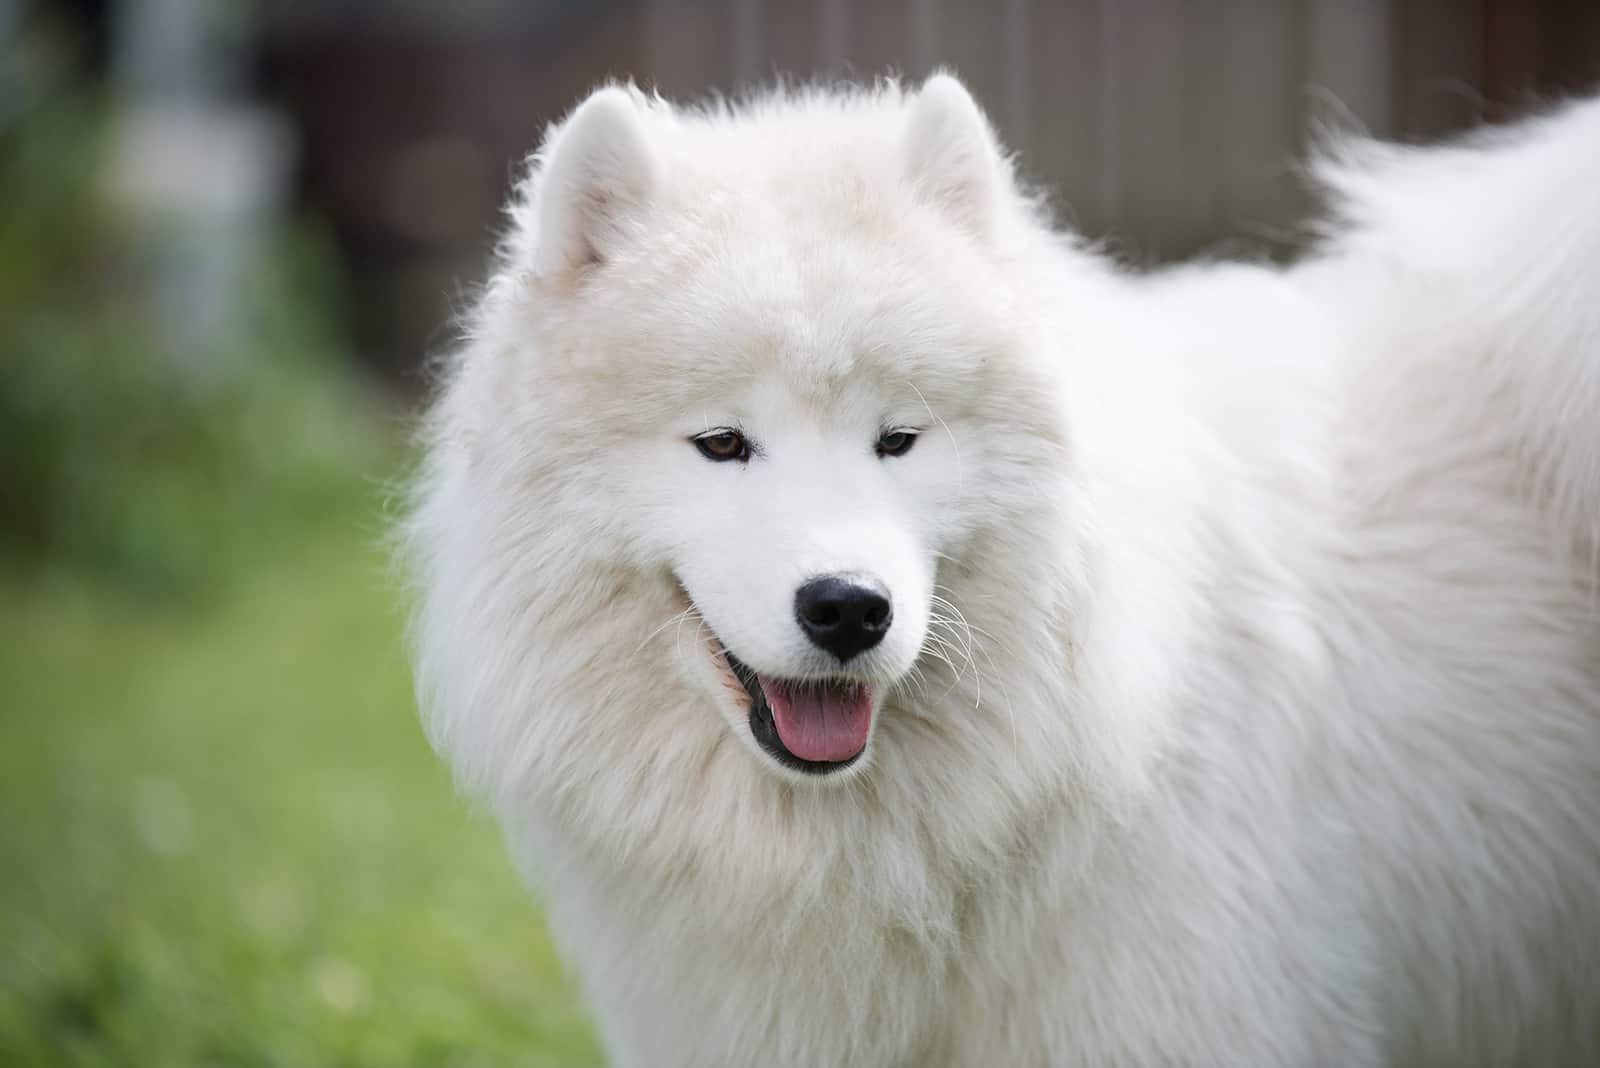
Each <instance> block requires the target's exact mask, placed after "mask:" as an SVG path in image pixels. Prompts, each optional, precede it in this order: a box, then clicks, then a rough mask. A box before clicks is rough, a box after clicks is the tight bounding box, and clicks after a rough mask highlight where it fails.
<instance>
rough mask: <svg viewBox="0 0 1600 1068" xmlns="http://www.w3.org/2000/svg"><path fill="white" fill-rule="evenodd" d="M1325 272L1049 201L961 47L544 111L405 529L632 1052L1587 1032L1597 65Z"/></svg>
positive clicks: (888, 1054)
mask: <svg viewBox="0 0 1600 1068" xmlns="http://www.w3.org/2000/svg"><path fill="white" fill-rule="evenodd" d="M1321 177H1322V179H1323V181H1324V184H1325V185H1326V186H1327V187H1328V189H1329V190H1330V191H1331V202H1332V205H1333V210H1332V215H1333V217H1334V219H1335V220H1336V222H1333V223H1330V224H1329V226H1328V235H1327V237H1326V239H1325V240H1324V241H1323V242H1322V244H1321V247H1320V250H1319V251H1318V252H1317V253H1316V254H1314V255H1312V256H1311V257H1310V258H1308V259H1307V260H1305V261H1304V262H1302V263H1300V264H1299V265H1297V266H1294V267H1291V268H1287V269H1277V268H1273V267H1268V266H1245V265H1222V264H1214V263H1206V264H1199V265H1195V266H1192V267H1187V268H1181V269H1175V270H1170V271H1162V272H1158V273H1155V274H1151V275H1145V276H1139V275H1133V274H1130V273H1127V272H1124V271H1121V270H1118V269H1117V268H1116V267H1115V266H1113V265H1112V264H1110V263H1108V262H1106V261H1105V260H1104V259H1103V258H1101V257H1099V256H1097V255H1096V254H1095V253H1094V252H1093V251H1091V250H1089V249H1086V248H1084V247H1082V246H1081V245H1080V244H1079V243H1077V242H1075V241H1073V240H1072V239H1071V238H1069V237H1065V236H1063V235H1061V234H1059V233H1058V232H1055V231H1054V230H1052V229H1051V228H1050V226H1049V225H1048V224H1047V222H1046V221H1045V220H1044V219H1043V217H1042V213H1041V211H1040V208H1039V206H1038V204H1037V202H1036V200H1035V199H1034V198H1031V197H1030V196H1029V195H1028V194H1027V193H1026V192H1024V191H1023V190H1022V189H1021V188H1020V187H1019V185H1018V183H1017V181H1016V180H1015V178H1014V176H1013V174H1012V170H1011V167H1010V165H1009V163H1008V161H1007V158H1006V156H1005V155H1004V154H1003V153H1002V151H1001V149H1000V148H999V146H998V145H997V144H996V143H995V139H994V136H993V134H992V132H991V130H990V128H989V126H988V124H987V123H986V122H985V120H984V118H983V116H982V114H981V112H980V111H979V110H978V108H977V106H976V105H975V104H974V103H973V101H972V99H971V97H970V96H969V95H968V94H967V92H966V90H964V89H963V88H962V86H961V85H960V84H959V83H958V82H956V81H955V80H954V79H952V78H950V77H946V76H940V77H935V78H933V79H932V80H930V81H929V82H927V83H926V84H925V85H924V86H923V87H922V88H921V89H920V91H915V92H911V91H902V90H900V89H898V88H896V87H894V86H886V87H880V88H878V89H875V90H871V91H857V92H842V91H821V90H819V91H803V92H787V93H779V94H776V95H771V96H767V97H765V98H761V99H756V100H754V101H752V102H749V103H747V104H743V105H739V106H732V107H715V108H708V109H703V110H690V109H683V108H678V107H673V106H671V105H668V104H666V103H664V102H662V101H660V100H657V99H650V98H647V97H645V96H644V95H642V94H640V93H638V92H635V91H632V90H628V89H621V88H606V89H601V90H600V91H598V92H596V93H595V94H594V95H593V96H591V97H590V98H589V99H588V100H587V101H585V102H584V103H583V104H582V105H581V106H580V107H579V108H578V109H577V110H576V111H575V112H573V114H572V115H571V116H570V117H569V118H568V119H567V120H566V121H565V122H563V123H561V124H560V125H559V126H557V127H555V128H554V129H552V130H551V132H550V133H549V136H548V137H547V139H546V141H545V144H544V147H543V149H542V151H541V152H540V154H539V156H538V158H537V160H536V162H535V165H534V166H533V168H532V173H531V175H530V177H529V178H528V180H527V182H526V183H525V184H524V185H523V187H522V188H521V190H520V191H519V193H518V195H517V197H516V199H515V203H514V207H513V225H512V230H511V233H510V236H509V239H508V241H507V242H506V245H505V247H504V249H503V252H502V259H501V263H500V267H499V270H498V272H497V274H496V277H495V278H494V280H493V282H492V284H491V285H490V286H489V287H488V289H487V291H486V293H485V294H484V297H483V299H482V301H481V303H480V304H479V306H478V307H477V309H476V311H475V314H474V315H473V317H472V320H471V335H470V338H469V340H468V341H467V343H466V344H465V346H464V348H463V350H462V351H461V353H460V354H459V358H458V360H457V362H456V364H455V367H454V370H453V373H452V374H451V375H450V377H449V380H448V382H447V385H446V388H445V390H444V394H443V396H442V398H441V399H440V402H439V404H438V407H437V410H436V412H435V413H434V418H433V420H432V423H431V432H430V437H429V451H428V457H427V461H426V465H425V470H424V472H423V474H422V477H421V480H420V487H419V493H418V503H417V507H416V510H415V513H414V515H413V517H412V520H411V523H410V525H409V528H408V535H409V547H410V548H409V552H410V559H411V565H412V568H413V571H414V574H415V576H416V579H417V584H418V587H419V601H420V604H419V608H418V613H417V617H416V643H417V666H418V676H419V685H420V691H421V695H422V700H423V704H424V706H425V711H426V720H427V724H428V728H429V731H430V734H431V737H432V738H433V740H434V742H435V743H436V745H437V746H438V748H439V749H440V750H441V752H442V753H443V754H444V755H445V756H446V757H447V758H448V759H449V761H450V762H451V764H452V765H453V766H454V768H455V770H456V772H457V773H458V775H459V777H460V779H461V781H462V782H463V783H465V784H466V785H467V786H468V787H470V788H471V789H472V790H474V791H476V792H478V793H479V794H480V795H482V796H483V797H485V798H487V799H488V801H489V802H490V803H491V804H492V805H493V807H494V810H495V812H496V813H497V815H498V816H499V817H500V819H501V820H502V823H503V825H504V827H505V829H506V832H507V837H508V840H509V842H510V843H511V846H512V849H513V851H514V852H515V853H516V855H517V856H518V858H519V861H520V862H521V863H522V864H523V866H524V867H525V868H526V870H527V871H528V873H529V876H530V878H532V879H534V880H535V881H536V883H537V885H538V886H539V887H540V888H541V890H542V892H543V896H544V900H545V903H546V905H547V907H548V910H549V916H550V922H551V925H552V927H553V929H554V931H555V932H556V935H557V937H558V939H559V941H560V943H561V945H562V946H563V948H564V951H565V952H566V954H567V955H568V957H569V959H570V960H571V961H572V962H573V964H574V965H575V967H576V970H577V973H578V975H579V976H580V978H581V981H582V986H583V989H584V991H585V993H586V995H587V997H588V999H589V1003H590V1005H591V1006H592V1009H593V1011H594V1015H595V1018H596V1020H597V1021H598V1024H599V1028H600V1033H601V1035H602V1038H603V1040H604V1044H605V1047H606V1049H607V1051H608V1054H609V1055H610V1057H611V1058H612V1060H613V1062H614V1063H615V1064H617V1065H622V1066H644V1065H649V1066H680V1065H681V1066H689V1065H694V1066H701V1068H704V1066H718V1065H726V1066H740V1068H747V1066H750V1065H757V1064H760V1065H807V1066H828V1065H1046V1064H1049V1065H1066V1064H1073V1065H1228V1066H1256V1065H1263V1066H1264V1065H1338V1066H1368V1065H1379V1064H1386V1065H1406V1066H1411V1065H1425V1064H1427V1065H1451V1066H1456V1065H1499V1064H1512V1063H1529V1064H1580V1063H1581V1064H1593V1063H1597V1061H1596V1060H1595V1059H1596V1058H1600V590H1597V583H1596V576H1597V572H1600V567H1597V557H1600V103H1596V102H1590V103H1584V104H1578V105H1575V106H1568V107H1566V108H1565V109H1562V110H1558V111H1556V112H1554V113H1553V114H1551V115H1549V116H1548V117H1545V118H1542V119H1539V120H1536V121H1532V122H1528V123H1525V124H1523V125H1520V126H1517V127H1514V128H1511V129H1508V130H1503V131H1499V132H1495V133H1492V134H1488V135H1483V136H1479V137H1477V138H1475V139H1472V140H1468V141H1464V142H1461V143H1459V144H1455V145H1452V146H1447V147H1443V148H1439V149H1433V150H1418V149H1412V148H1401V147H1390V146H1380V145H1372V144H1365V143H1358V144H1353V145H1351V144H1347V145H1345V146H1344V147H1343V148H1342V149H1341V150H1340V151H1339V152H1337V153H1335V154H1334V156H1333V159H1332V162H1330V163H1328V164H1326V165H1325V166H1324V167H1323V170H1322V175H1321Z"/></svg>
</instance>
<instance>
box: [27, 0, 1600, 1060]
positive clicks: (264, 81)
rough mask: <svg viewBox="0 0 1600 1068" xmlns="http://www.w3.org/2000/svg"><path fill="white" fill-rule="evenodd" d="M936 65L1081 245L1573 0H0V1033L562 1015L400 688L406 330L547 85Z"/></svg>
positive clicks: (460, 257)
mask: <svg viewBox="0 0 1600 1068" xmlns="http://www.w3.org/2000/svg"><path fill="white" fill-rule="evenodd" d="M935 66H949V67H952V68H954V69H955V70H956V71H957V72H959V73H960V74H961V75H962V76H963V77H964V78H965V79H966V80H967V81H968V84H969V85H970V86H971V87H972V88H973V90H974V91H975V92H976V93H977V95H978V96H979V98H980V100H982V101H983V102H984V103H985V105H986V106H987V107H988V109H989V111H990V114H991V116H992V118H993V119H994V121H995V123H996V125H997V126H998V128H999V130H1000V132H1001V135H1002V137H1003V138H1004V139H1005V140H1006V142H1007V143H1008V144H1009V145H1011V146H1012V147H1013V148H1015V149H1017V150H1019V152H1020V153H1021V163H1022V169H1023V171H1024V173H1025V174H1026V175H1028V176H1029V177H1030V178H1031V179H1032V180H1034V181H1036V182H1037V183H1039V184H1040V185H1041V186H1042V187H1044V188H1045V189H1047V190H1049V191H1050V193H1051V196H1052V198H1053V201H1054V203H1055V204H1056V206H1057V209H1058V212H1059V214H1060V216H1061V218H1062V219H1063V220H1064V221H1065V222H1067V223H1069V224H1070V225H1072V226H1074V227H1076V228H1078V229H1079V230H1080V231H1082V232H1085V233H1087V234H1089V235H1091V236H1094V237H1098V238H1104V239H1106V240H1107V242H1108V245H1109V247H1110V248H1111V249H1112V250H1113V251H1115V252H1116V253H1117V254H1118V255H1120V256H1122V257H1124V258H1126V259H1128V260H1130V261H1132V262H1136V263H1149V264H1153V263H1159V262H1162V261H1164V260H1167V259H1170V258H1173V257H1177V256H1181V255H1187V254H1192V253H1195V252H1205V253H1240V254H1245V255H1273V256H1276V255H1283V254H1286V253H1287V252H1289V251H1292V249H1293V248H1294V247H1295V245H1296V243H1297V235H1298V234H1299V233H1300V231H1299V230H1298V229H1297V225H1296V224H1297V223H1298V222H1299V221H1300V220H1302V219H1303V217H1304V213H1305V212H1306V210H1307V207H1308V205H1307V202H1306V201H1305V199H1304V198H1303V196H1302V195H1301V194H1299V193H1298V192H1297V191H1296V188H1295V184H1294V180H1293V175H1294V161H1295V158H1296V154H1297V152H1298V150H1299V148H1300V146H1301V145H1302V143H1303V138H1304V135H1305V132H1306V130H1307V128H1308V126H1309V125H1311V124H1314V123H1318V122H1335V123H1338V124H1341V125H1350V124H1359V125H1361V126H1364V127H1365V128H1366V129H1368V130H1370V131H1371V132H1373V133H1375V134H1378V135H1381V136H1385V137H1395V138H1404V139H1414V138H1426V137H1433V136H1436V135H1439V134H1442V133H1447V132H1449V131H1452V130H1455V129H1458V128H1461V127H1463V126H1467V125H1471V124H1474V123H1477V122H1483V121H1488V122H1496V121H1502V120H1504V119H1507V118H1509V117H1512V116H1514V115H1516V114H1518V113H1520V112H1523V111H1525V110H1526V109H1527V108H1528V107H1529V106H1531V105H1532V104H1534V103H1535V102H1537V101H1538V100H1540V99H1545V98H1548V97H1550V96H1554V95H1559V94H1561V93H1563V92H1570V91H1574V90H1578V89H1582V88H1585V87H1588V86H1592V85H1594V84H1595V83H1596V81H1597V80H1600V4H1597V3H1594V2H1592V0H1591V2H1581V0H1567V2H1556V0H1431V2H1430V0H1417V2H1405V0H1281V2H1276V0H1226V2H1224V0H1098V2H1095V0H1066V2H1056V3H1050V2H1046V0H1003V2H994V3H987V4H984V3H978V2H976V0H862V2H859V3H850V2H847V0H797V2H784V0H681V2H674V0H634V2H601V0H592V2H587V3H585V2H577V0H457V2H455V3H436V2H430V0H392V2H388V3H381V2H378V0H323V2H321V3H313V2H310V0H305V2H302V3H254V4H253V3H247V2H245V0H236V2H226V0H75V2H55V3H43V2H25V0H0V814H3V815H0V1065H5V1066H10V1065H74V1066H75V1065H86V1066H87V1065H137V1066H155V1065H161V1066H168V1065H170V1066H190V1065H194V1066H200V1065H206V1066H241V1068H242V1066H258V1065H259V1066H268V1065H282V1066H317V1065H341V1066H342V1065H353V1066H354V1065H360V1066H367V1065H370V1066H389V1065H397V1066H399V1065H416V1066H424V1065H451V1066H468V1065H527V1066H533V1065H579V1064H593V1063H597V1061H598V1054H597V1051H596V1048H595V1046H594V1044H593V1041H592V1038H591V1037H590V1033H589V1030H588V1026H587V1024H586V1022H585V1020H584V1018H583V1015H582V1010H581V1007H580V1006H579V1004H578V1001H577V999H576V998H575V996H574V994H573V991H572V988H571V985H570V983H569V981H568V980H567V979H566V978H565V977H564V976H563V974H562V971H561V969H560V967H559V966H558V964H557V963H556V961H555V958H554V956H553V954H552V951H551V949H550V945H549V941H548V935H547V933H546V932H545V931H544V929H543V928H542V927H541V926H540V922H539V918H538V913H537V910H536V909H535V908H534V907H532V906H531V905H530V904H529V902H528V900H527V899H526V897H525V895H524V893H523V891H522V890H521V889H520V888H519V886H518V885H517V883H516V881H515V879H514V878H513V877H512V875H511V873H510V871H509V869H508V867H507V864H506V862H505V861H504V860H503V858H502V855H501V850H500V847H499V843H498V841H497V840H496V836H495V833H494V831H493V830H492V829H491V828H490V827H489V826H488V825H487V824H486V823H485V822H484V821H483V820H482V819H481V818H480V817H479V816H477V815H475V814H474V813H473V812H472V811H471V810H470V808H469V807H468V806H466V805H465V804H463V803H462V802H460V801H459V800H457V799H456V798H455V797H454V796H453V794H452V792H451V788H450V784H449V782H448V780H447V777H446V775H445V774H444V772H443V771H442V770H441V769H440V768H439V766H438V765H437V764H436V763H435V761H434V760H433V758H432V757H431V755H430V754H429V753H428V752H427V749H426V746H425V745H424V743H423V741H422V739H421V734H420V731H419V729H418V728H417V726H416V722H415V716H414V710H413V707H412V704H411V697H410V688H409V680H408V677H407V672H406V667H405V661H404V656H403V650H402V646H401V629H402V615H403V609H402V607H401V602H402V598H401V597H400V595H399V592H398V583H397V581H396V579H395V577H394V575H393V574H392V571H391V569H390V566H389V564H388V561H387V557H386V553H385V550H384V545H383V537H384V531H385V529H386V527H387V525H388V524H389V523H390V521H391V520H392V517H393V514H394V512H395V505H394V503H393V502H394V500H395V497H396V486H397V485H398V484H399V483H400V481H401V480H402V479H403V475H404V471H405V469H406V466H407V464H408V462H409V460H410V455H409V445H408V441H407V433H408V430H409V428H410V425H411V422H412V417H413V414H414V412H415V410H416V408H417V407H418V406H419V404H420V403H422V401H423V400H424V398H425V394H426V381H427V379H426V375H425V374H424V373H423V371H422V369H423V367H424V365H425V362H426V361H427V359H428V358H429V357H430V356H433V355H437V354H438V353H440V352H442V351H445V350H447V349H448V348H449V347H450V346H451V344H452V343H453V340H454V336H455V335H454V330H455V327H454V325H453V322H454V317H455V316H456V314H457V313H458V312H459V311H460V310H462V308H463V307H464V306H465V305H466V304H467V303H468V302H469V301H470V299H471V294H472V292H473V290H474V287H475V286H476V285H477V284H478V283H479V282H481V281H482V272H483V269H484V264H485V254H486V252H487V250H488V249H489V247H490V245H491V244H492V241H493V239H494V236H495V233H496V230H497V227H498V224H499V219H498V207H499V204H500V201H501V199H502V198H503V196H504V194H505V192H506V190H507V189H508V187H509V184H510V182H511V181H512V179H513V177H514V176H515V174H516V173H517V171H518V168H519V165H520V161H521V160H522V158H523V157H524V156H525V155H526V153H528V152H529V151H530V150H531V149H532V148H533V147H535V145H536V143H537V141H538V138H539V135H540V131H541V130H542V128H543V127H544V125H545V124H546V123H547V122H549V121H551V120H552V119H554V118H556V117H558V116H559V115H560V114H562V113H563V112H564V111H565V110H566V109H567V108H569V107H570V106H571V105H572V104H573V103H574V102H575V101H576V100H577V99H578V98H579V97H580V96H581V95H582V94H583V93H584V91H585V90H586V89H588V88H589V87H591V86H593V85H594V84H595V83H596V82H598V81H600V80H602V79H605V78H608V77H631V78H634V79H636V80H637V81H639V82H640V83H641V84H645V85H653V86H658V87H659V88H660V89H661V90H662V91H663V92H664V93H666V94H668V95H672V96H677V97H693V96H699V95H703V94H705V93H707V92H711V91H721V92H737V91H739V90H740V89H741V88H743V87H748V86H751V85H755V84H760V83H762V82H763V81H766V80H769V79H770V78H771V77H773V76H774V75H775V74H778V73H782V74H787V75H794V76H800V77H821V78H837V77H856V78H871V77H876V76H878V75H880V74H882V73H884V72H886V71H888V70H891V69H892V70H895V71H898V72H901V73H902V74H904V75H906V76H908V77H911V78H920V77H922V76H923V75H925V74H926V73H927V72H928V71H929V70H931V69H932V68H934V67H935Z"/></svg>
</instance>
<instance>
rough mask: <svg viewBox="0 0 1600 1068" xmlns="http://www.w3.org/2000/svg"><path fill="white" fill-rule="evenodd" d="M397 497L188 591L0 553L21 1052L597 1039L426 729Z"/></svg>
mask: <svg viewBox="0 0 1600 1068" xmlns="http://www.w3.org/2000/svg"><path fill="white" fill-rule="evenodd" d="M357 495H358V496H360V495H361V494H360V493H359V492H358V493H357ZM379 514H380V507H379V502H378V500H377V495H376V493H371V494H368V495H366V498H364V499H362V500H360V501H358V502H356V503H354V504H352V505H350V507H349V510H348V514H341V515H335V516H332V517H325V518H323V519H320V520H319V521H318V522H317V523H315V524H308V526H307V529H305V530H304V531H302V532H299V533H296V534H295V535H294V536H293V537H292V538H289V537H285V539H284V540H283V541H282V542H281V543H280V544H279V545H278V546H277V548H276V549H275V550H274V551H273V552H271V553H268V554H264V555H263V559H262V560H261V562H259V563H258V564H257V565H255V566H253V567H252V568H250V569H249V570H248V573H247V575H246V576H245V577H244V578H243V579H241V580H239V581H237V582H234V583H231V584H230V585H229V587H228V588H227V589H226V591H225V592H222V593H220V594H219V595H217V596H215V597H211V598H208V599H206V600H204V601H203V602H201V603H198V604H192V605H188V606H187V607H185V606H183V605H182V604H166V605H162V604H161V603H159V602H157V603H155V604H152V602H151V601H150V600H149V599H148V598H140V597H135V596H132V595H129V594H127V593H126V592H119V591H118V590H116V589H114V588H108V587H107V586H105V585H104V584H100V583H96V582H94V581H92V580H89V579H86V578H83V577H81V576H78V575H76V574H75V573H73V572H70V571H67V572H62V573H61V574H59V575H56V576H55V577H53V578H43V577H40V576H38V575H32V576H26V577H24V578H18V577H13V578H10V579H6V580H5V581H4V582H3V583H0V693H3V697H0V702H3V709H4V711H3V714H0V812H3V813H4V816H3V819H0V947H3V950H0V1063H3V1064H6V1065H41V1066H42V1065H71V1066H76V1065H137V1066H140V1068H154V1066H188V1065H196V1066H198V1065H207V1066H217V1068H221V1066H245V1065H250V1066H255V1065H261V1066H266V1065H284V1066H296V1068H308V1066H318V1065H372V1066H404V1065H419V1066H420V1065H460V1066H467V1065H491V1064H492V1065H558V1064H559V1065H581V1064H593V1063H598V1060H599V1056H598V1054H597V1052H596V1048H595V1046H594V1044H593V1042H592V1040H591V1038H590V1036H589V1031H588V1027H587V1025H586V1023H585V1021H584V1019H583V1017H582V1015H581V1010H580V1008H579V1006H578V1004H577V1001H576V999H575V997H574V995H573V993H572V990H571V988H570V985H569V984H568V982H567V981H566V980H565V978H564V977H563V975H562V972H561V969H560V967H559V965H558V964H557V962H556V960H555V958H554V955H553V953H552V950H551V947H550V944H549V940H548V936H547V934H546V932H545V930H544V929H543V927H542V925H541V922H540V919H539V915H538V912H537V910H536V908H535V907H534V905H533V904H532V902H531V901H530V899H529V898H528V896H527V894H526V893H525V891H524V890H523V889H522V888H521V886H520V885H519V884H518V882H517V880H516V879H515V877H514V876H513V874H512V872H511V871H510V868H509V866H508V863H507V861H506V860H505V859H504V856H503V851H502V849H501V845H500V842H499V840H498V837H497V835H496V833H495V832H494V830H493V829H492V827H491V826H490V825H489V823H488V821H487V820H486V819H484V818H483V817H481V816H479V815H476V814H474V813H473V812H472V811H471V809H470V807H469V806H468V805H467V804H466V803H464V802H462V801H461V800H459V799H458V798H456V797H455V796H454V795H453V793H452V790H451V787H450V784H449V782H448V778H447V776H446V774H445V772H444V771H443V769H442V768H441V766H440V765H439V764H438V763H437V761H436V760H435V759H434V757H433V756H432V754H431V753H430V752H429V751H428V749H427V746H426V744H425V742H424V740H423V738H422V736H421V731H420V728H419V726H418V725H417V722H416V717H415V714H414V711H413V705H412V700H411V693H410V687H409V679H408V675H407V669H406V666H405V663H404V656H403V651H402V648H401V644H400V630H401V622H400V610H399V608H398V607H397V606H398V603H399V598H398V597H397V596H396V595H395V590H394V582H393V580H392V579H391V577H390V573H389V569H388V567H387V564H386V561H385V558H384V553H383V551H382V549H381V544H380V543H381V538H380V532H381V523H380V521H379Z"/></svg>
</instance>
